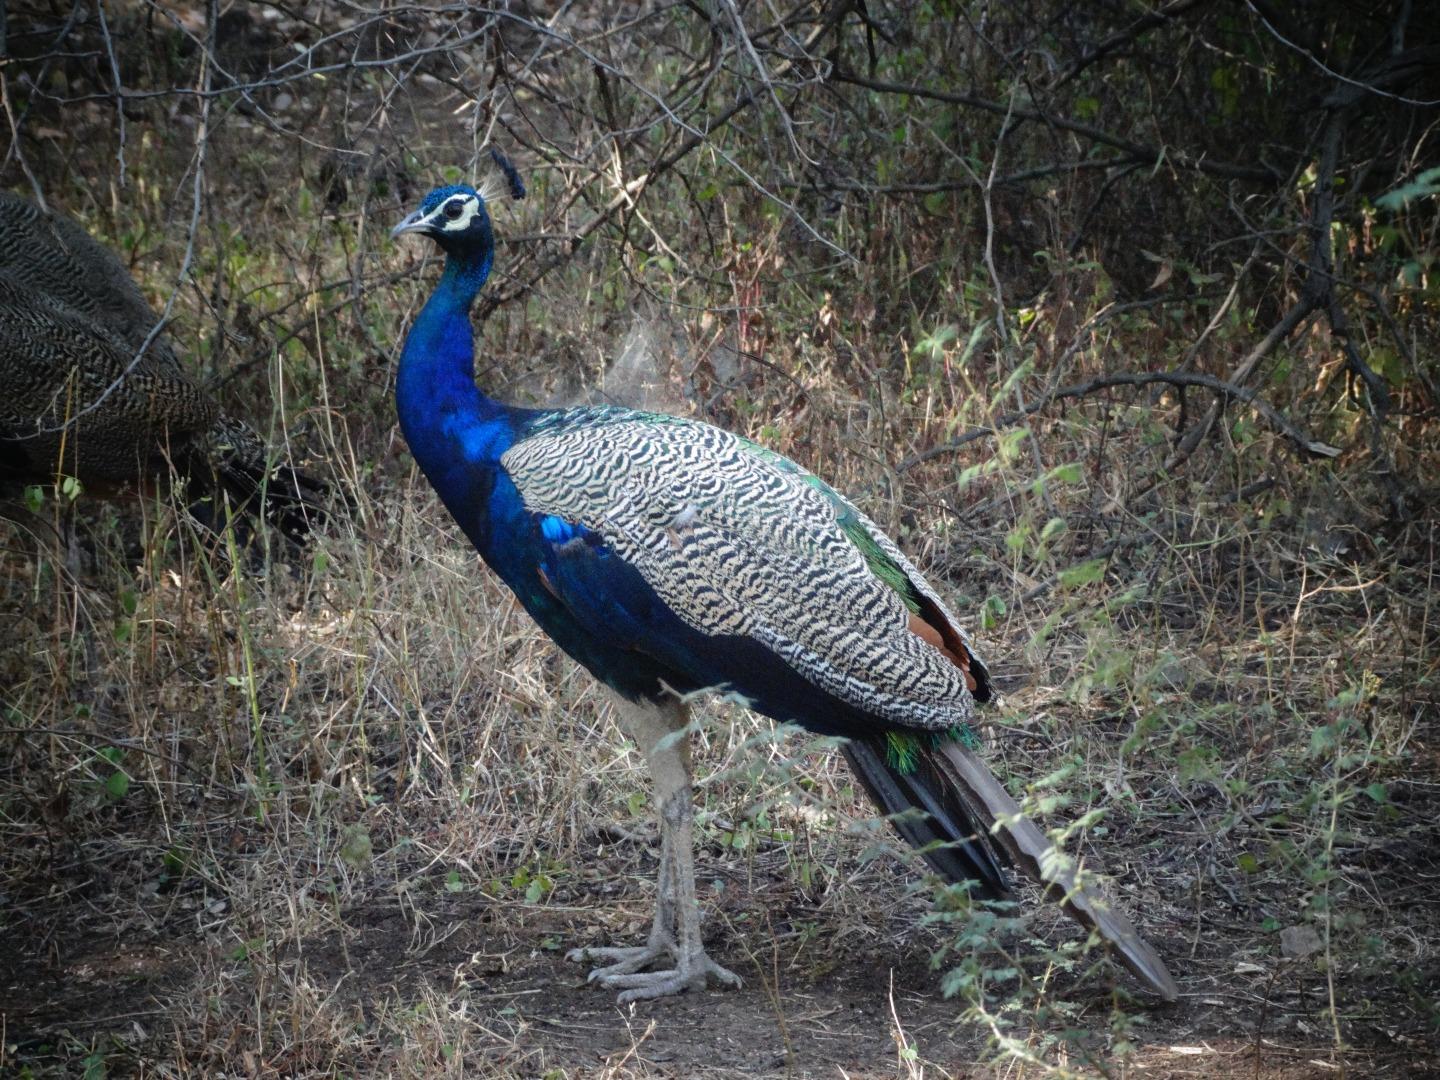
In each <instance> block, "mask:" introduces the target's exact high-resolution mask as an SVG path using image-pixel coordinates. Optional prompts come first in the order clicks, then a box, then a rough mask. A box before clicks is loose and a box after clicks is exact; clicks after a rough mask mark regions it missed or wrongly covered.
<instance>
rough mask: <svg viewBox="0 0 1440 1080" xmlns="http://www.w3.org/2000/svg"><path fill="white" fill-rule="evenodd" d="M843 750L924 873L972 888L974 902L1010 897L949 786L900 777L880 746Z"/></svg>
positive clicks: (926, 777) (922, 776)
mask: <svg viewBox="0 0 1440 1080" xmlns="http://www.w3.org/2000/svg"><path fill="white" fill-rule="evenodd" d="M843 750H844V753H845V759H846V760H847V761H848V762H849V763H850V768H851V769H852V770H853V771H854V773H855V775H856V777H857V778H859V780H860V783H861V784H862V785H864V787H865V790H866V791H867V792H869V794H870V798H871V799H872V800H873V801H874V803H875V805H876V806H878V807H879V808H880V809H881V810H882V811H884V813H885V815H886V816H887V817H888V818H889V820H890V824H891V825H892V826H893V827H894V829H895V831H896V832H898V833H899V834H900V837H901V839H903V840H904V841H905V842H906V843H907V844H909V845H910V846H911V847H913V848H915V849H916V850H918V851H919V852H920V853H921V855H922V856H923V857H924V859H925V861H926V862H927V863H929V864H930V869H932V870H934V871H935V872H936V873H937V874H939V875H940V876H941V877H943V878H945V879H946V880H947V881H953V882H960V881H969V882H972V883H973V886H972V889H971V895H972V896H975V897H977V898H979V899H989V900H1003V899H1005V898H1006V897H1008V896H1009V895H1010V883H1009V882H1008V881H1006V879H1005V871H1004V870H1002V869H1001V868H1000V865H999V863H998V862H996V859H995V852H994V850H993V848H992V847H991V845H990V841H989V839H988V837H986V836H985V834H984V833H983V832H982V831H980V830H979V829H977V828H976V825H975V820H976V817H975V814H974V813H973V812H972V811H971V809H970V807H968V806H966V805H964V803H962V802H960V801H958V800H957V798H956V797H955V796H956V794H957V792H955V790H954V787H953V785H948V784H946V783H945V782H944V780H943V778H939V777H936V776H934V774H933V770H927V772H920V771H918V770H917V771H916V772H914V773H903V772H900V771H899V770H897V769H894V768H892V767H891V766H890V764H889V763H888V762H887V761H886V759H885V749H884V746H883V744H875V743H868V742H848V743H846V744H845V746H844V747H843ZM937 779H938V780H939V781H940V782H939V783H936V780H937ZM920 810H923V811H924V813H919V812H918V811H920Z"/></svg>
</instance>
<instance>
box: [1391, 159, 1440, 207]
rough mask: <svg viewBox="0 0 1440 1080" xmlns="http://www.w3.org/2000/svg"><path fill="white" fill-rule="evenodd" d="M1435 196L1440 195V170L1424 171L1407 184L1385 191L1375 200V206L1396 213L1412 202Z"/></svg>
mask: <svg viewBox="0 0 1440 1080" xmlns="http://www.w3.org/2000/svg"><path fill="white" fill-rule="evenodd" d="M1435 194H1440V168H1434V169H1426V170H1425V171H1424V172H1422V173H1421V174H1420V175H1419V176H1417V177H1416V178H1415V179H1414V180H1411V181H1410V182H1409V183H1408V184H1401V185H1400V186H1399V187H1397V188H1393V189H1391V190H1390V191H1387V192H1386V193H1385V194H1384V195H1381V196H1380V197H1379V198H1378V199H1376V200H1375V205H1376V206H1378V207H1380V209H1382V210H1392V211H1398V210H1403V209H1405V207H1406V206H1407V205H1408V204H1410V203H1412V202H1415V201H1417V200H1419V199H1425V198H1429V197H1430V196H1431V195H1435Z"/></svg>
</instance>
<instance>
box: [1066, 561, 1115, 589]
mask: <svg viewBox="0 0 1440 1080" xmlns="http://www.w3.org/2000/svg"><path fill="white" fill-rule="evenodd" d="M1104 576H1105V560H1104V559H1091V560H1090V561H1089V562H1083V563H1080V564H1079V565H1078V566H1072V567H1070V568H1068V569H1066V570H1061V571H1060V587H1061V588H1062V589H1078V588H1080V586H1082V585H1089V584H1091V583H1092V582H1096V581H1099V580H1100V579H1101V578H1103V577H1104Z"/></svg>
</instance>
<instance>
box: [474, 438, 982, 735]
mask: <svg viewBox="0 0 1440 1080" xmlns="http://www.w3.org/2000/svg"><path fill="white" fill-rule="evenodd" d="M501 464H502V465H503V467H504V468H505V470H506V472H507V473H508V474H509V476H510V478H511V480H512V482H513V483H514V484H515V486H516V488H517V490H518V491H519V493H520V496H521V499H522V500H523V501H524V504H525V507H526V509H527V510H529V511H531V512H533V513H536V514H541V515H550V516H554V517H557V518H561V519H563V520H565V521H567V522H571V523H574V524H577V525H580V526H583V527H584V528H585V529H588V530H590V531H591V532H593V533H595V534H597V535H598V536H600V537H601V538H602V539H603V541H604V542H605V544H606V545H607V546H608V547H609V548H610V549H611V551H613V553H614V554H615V555H616V556H618V557H619V558H620V559H622V560H623V561H624V562H625V563H626V564H628V565H629V566H630V567H632V568H633V569H634V570H635V571H637V572H638V573H639V574H640V576H641V577H642V578H643V579H644V580H645V582H646V583H647V584H648V585H649V586H650V587H651V588H652V589H653V590H654V591H655V593H656V594H657V595H658V596H659V597H660V599H661V600H662V601H663V602H664V603H665V604H666V605H667V607H669V609H670V610H671V611H672V612H674V614H675V615H676V616H677V617H679V618H680V619H681V620H682V621H683V622H685V623H686V624H687V625H688V626H689V627H691V628H693V629H695V630H697V631H700V632H701V633H704V634H707V635H725V636H730V635H738V636H742V637H745V638H748V639H750V640H752V641H755V642H758V643H761V644H763V645H764V646H765V647H767V648H768V649H769V650H770V651H771V652H773V653H774V654H775V655H777V656H779V657H781V658H783V659H784V660H785V661H786V662H787V663H788V664H789V665H790V666H791V667H792V668H793V669H794V670H795V671H797V672H798V673H800V674H801V675H802V676H803V677H805V678H806V679H807V680H809V681H810V682H812V683H813V684H815V685H816V686H817V687H819V688H821V689H823V690H825V691H827V692H828V693H830V694H832V695H834V696H835V697H837V698H839V699H840V700H841V701H843V702H845V703H847V704H848V705H850V706H852V707H854V708H855V709H858V710H861V711H863V712H865V713H866V714H868V715H871V716H873V717H875V718H877V719H879V720H882V721H885V722H888V723H890V724H895V725H898V726H901V727H907V728H916V729H922V730H946V729H948V728H950V727H952V726H954V725H956V724H962V723H964V722H965V721H966V719H968V717H969V715H970V713H971V710H972V698H971V695H970V693H969V691H968V690H967V687H966V672H965V671H964V670H963V669H962V668H960V667H958V666H957V665H956V663H955V662H953V661H952V659H950V658H949V657H947V655H946V653H945V652H944V651H942V650H940V649H937V648H935V647H933V645H932V644H930V643H928V642H927V640H926V639H925V637H924V636H921V635H920V634H918V633H917V632H916V631H915V630H914V629H912V622H914V619H913V618H912V612H911V610H910V607H909V606H907V599H909V600H910V603H911V604H913V605H914V606H916V607H922V606H923V607H924V608H926V609H927V610H928V611H929V612H931V613H932V618H933V617H934V613H938V614H939V617H941V618H943V619H944V621H945V623H946V626H945V631H944V632H945V635H949V636H952V637H954V638H955V639H957V640H960V641H963V639H962V638H960V636H959V631H958V629H956V628H955V627H954V620H953V618H951V617H950V616H949V615H948V613H947V612H945V610H944V608H943V605H941V603H940V600H939V598H938V597H936V596H935V595H934V593H933V592H932V591H931V590H930V589H929V587H928V586H927V585H925V583H924V580H923V579H922V578H921V577H920V574H919V573H918V572H917V571H916V570H915V569H914V567H912V566H911V565H910V564H909V563H908V562H907V561H906V560H905V558H904V556H903V555H902V554H901V553H900V552H899V551H898V550H897V549H896V548H895V547H894V545H893V544H892V543H891V542H890V541H889V539H888V538H886V537H885V536H884V534H883V533H881V532H880V530H879V529H878V528H877V527H876V526H875V525H874V524H873V523H872V522H871V521H870V520H869V519H868V518H866V517H865V516H864V515H863V514H861V513H860V512H859V511H858V510H856V509H855V508H854V507H853V506H851V505H850V504H849V503H848V502H846V501H845V500H844V499H842V498H841V497H840V496H839V495H838V494H836V493H835V492H834V491H832V490H831V489H830V488H828V487H826V486H825V485H823V484H822V483H820V481H818V480H816V479H815V478H814V477H812V476H810V475H809V474H808V473H806V472H805V471H804V470H802V469H801V468H800V467H799V466H797V465H795V464H794V463H793V462H790V461H789V460H787V459H785V458H782V457H779V456H778V455H775V454H772V453H770V452H768V451H765V450H763V449H761V448H760V447H758V446H756V445H755V444H753V443H751V442H749V441H747V440H745V439H742V438H740V437H738V436H735V435H732V434H730V433H728V432H725V431H722V430H720V429H718V428H714V427H710V426H709V425H706V424H699V423H693V422H690V421H683V420H677V419H674V418H670V417H655V416H652V415H649V414H644V413H632V412H628V411H624V410H614V409H606V410H574V411H571V412H568V413H562V414H559V416H557V417H553V418H549V419H548V420H547V422H546V423H545V424H544V425H543V426H540V427H538V428H537V429H535V430H533V431H532V432H531V433H530V434H529V435H527V437H525V438H523V439H521V440H520V441H519V442H517V443H516V445H515V446H513V447H512V448H511V449H510V450H509V451H507V452H506V453H505V455H504V456H503V457H502V459H501ZM857 537H858V538H859V540H860V542H859V543H857ZM877 567H878V568H879V569H880V570H881V571H882V574H883V576H884V577H889V578H891V579H892V580H891V581H887V580H883V579H882V574H877ZM887 571H888V572H887ZM894 579H903V580H894ZM897 585H899V586H900V588H897V587H896V586H897ZM932 635H933V636H935V637H936V638H937V639H938V638H939V637H940V636H941V635H940V632H939V631H932ZM964 646H965V649H966V650H967V651H968V642H964ZM971 655H973V653H971ZM975 663H976V665H977V666H978V663H979V662H978V661H975ZM982 670H983V669H982ZM735 689H736V690H739V691H740V692H742V693H743V692H744V687H735Z"/></svg>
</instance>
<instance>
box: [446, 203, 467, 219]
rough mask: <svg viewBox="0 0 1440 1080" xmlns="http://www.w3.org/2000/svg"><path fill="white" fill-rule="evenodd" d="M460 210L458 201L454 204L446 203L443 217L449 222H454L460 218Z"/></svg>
mask: <svg viewBox="0 0 1440 1080" xmlns="http://www.w3.org/2000/svg"><path fill="white" fill-rule="evenodd" d="M462 209H463V207H462V206H461V205H460V203H459V201H458V200H457V201H456V202H448V203H446V204H445V216H446V218H448V219H449V220H451V221H454V220H455V219H456V218H458V217H459V216H460V211H461V210H462Z"/></svg>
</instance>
